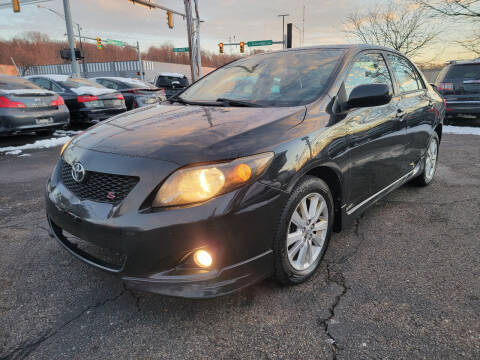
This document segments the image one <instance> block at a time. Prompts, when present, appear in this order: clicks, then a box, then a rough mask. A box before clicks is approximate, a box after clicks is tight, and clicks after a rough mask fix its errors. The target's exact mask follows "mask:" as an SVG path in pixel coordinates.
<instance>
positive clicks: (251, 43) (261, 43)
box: [247, 40, 273, 46]
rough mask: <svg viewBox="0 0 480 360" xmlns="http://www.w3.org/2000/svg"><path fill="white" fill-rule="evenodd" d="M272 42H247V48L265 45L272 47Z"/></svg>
mask: <svg viewBox="0 0 480 360" xmlns="http://www.w3.org/2000/svg"><path fill="white" fill-rule="evenodd" d="M272 44H273V41H272V40H258V41H249V42H247V45H248V46H265V45H272Z"/></svg>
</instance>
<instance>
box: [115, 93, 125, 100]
mask: <svg viewBox="0 0 480 360" xmlns="http://www.w3.org/2000/svg"><path fill="white" fill-rule="evenodd" d="M115 97H116V98H117V99H118V100H125V99H124V97H123V95H122V94H116V95H115Z"/></svg>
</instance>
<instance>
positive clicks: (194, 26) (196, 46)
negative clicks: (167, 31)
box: [184, 0, 202, 82]
mask: <svg viewBox="0 0 480 360" xmlns="http://www.w3.org/2000/svg"><path fill="white" fill-rule="evenodd" d="M193 1H194V3H195V19H193V16H192V0H184V3H185V18H186V20H187V33H188V52H189V53H190V70H191V73H192V81H193V82H195V81H197V80H198V79H199V78H200V76H201V71H202V58H201V52H200V16H199V12H198V0H193Z"/></svg>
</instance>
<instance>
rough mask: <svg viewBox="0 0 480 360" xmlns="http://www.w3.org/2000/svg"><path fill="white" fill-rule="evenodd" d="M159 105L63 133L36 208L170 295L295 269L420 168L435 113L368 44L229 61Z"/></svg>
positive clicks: (430, 162)
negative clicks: (42, 201)
mask: <svg viewBox="0 0 480 360" xmlns="http://www.w3.org/2000/svg"><path fill="white" fill-rule="evenodd" d="M245 77H250V79H251V82H252V83H253V86H251V87H250V88H249V89H250V90H248V91H249V92H250V96H249V98H248V99H247V97H246V92H247V90H246V89H245V88H243V87H242V88H241V91H240V94H239V97H238V98H237V97H236V96H237V94H236V93H235V92H232V91H231V89H234V88H235V87H236V86H235V85H236V83H237V81H242V82H245ZM226 94H228V96H229V98H227V97H226ZM170 102H171V103H172V105H170V106H162V107H148V108H145V109H137V110H135V112H129V113H127V114H125V115H124V116H119V117H117V118H115V119H112V120H110V121H107V122H106V123H103V124H98V125H97V126H95V127H93V128H91V129H90V130H88V131H86V132H85V133H83V134H80V135H78V136H77V137H75V138H73V140H72V141H71V142H70V143H69V144H67V145H66V147H64V148H63V149H62V152H61V158H60V160H59V161H58V164H57V166H56V168H55V169H54V171H53V174H52V176H51V178H50V179H49V180H48V184H47V190H46V210H47V217H48V222H49V224H50V229H51V234H52V236H54V237H56V238H57V240H58V241H59V242H60V243H61V244H62V245H63V246H64V247H65V248H66V249H67V250H68V251H69V252H70V253H71V254H72V255H74V256H76V257H77V258H79V259H81V260H83V261H85V262H87V263H89V264H90V265H93V266H95V267H97V268H100V269H103V270H105V271H107V272H110V273H112V274H116V275H118V276H120V277H121V278H122V279H123V280H124V281H126V282H127V285H128V286H130V287H132V288H136V289H141V290H145V291H151V292H156V293H160V294H167V295H174V296H183V297H212V296H217V295H223V294H227V293H230V292H232V291H234V290H238V289H240V288H243V287H245V286H247V285H250V284H252V283H254V282H257V281H259V280H261V279H263V278H265V277H268V276H271V275H274V276H275V277H276V279H278V281H280V282H281V283H284V284H297V283H301V282H303V281H305V280H306V279H307V278H308V277H309V276H311V275H312V274H313V273H314V272H315V270H316V269H317V268H318V266H319V264H320V261H321V259H322V257H323V255H324V253H325V251H326V248H327V245H328V242H329V240H330V237H331V234H332V231H340V230H341V229H342V228H344V227H346V226H349V225H350V224H352V223H353V222H354V220H355V219H356V218H357V217H358V216H359V215H360V214H361V213H362V212H363V211H364V210H365V209H367V208H368V207H369V206H370V205H372V204H373V203H375V202H376V201H378V200H379V199H381V198H383V197H384V196H385V195H386V194H388V193H389V192H391V191H393V190H394V189H396V188H398V187H399V186H401V185H402V184H404V183H406V182H408V181H415V182H416V183H418V184H419V185H428V184H429V183H430V182H431V181H432V179H433V177H434V174H435V169H436V165H437V159H438V148H439V144H440V140H441V137H442V122H443V118H444V116H445V107H444V104H443V99H442V98H441V97H440V96H439V95H438V93H436V92H435V91H434V90H433V88H432V87H431V86H430V85H429V84H428V83H427V82H426V80H425V78H424V76H423V75H422V74H421V72H420V71H419V70H418V69H417V67H416V66H415V65H413V63H412V62H411V61H410V60H408V58H406V57H405V56H403V55H402V54H400V53H398V52H396V51H394V50H391V49H387V48H381V47H375V46H366V45H365V46H363V45H349V46H347V45H338V46H334V45H329V46H326V47H313V48H302V49H289V50H284V51H277V52H272V53H263V54H258V55H254V56H250V57H247V58H241V59H239V60H236V61H234V62H232V63H230V64H227V65H225V66H223V67H221V68H219V69H217V70H215V71H213V72H211V73H210V74H208V75H206V76H205V77H203V78H201V79H200V80H198V81H197V82H195V83H194V84H192V85H191V86H190V87H189V88H188V89H186V90H185V91H184V92H183V93H182V94H180V95H179V96H177V97H175V98H172V99H171V100H170ZM186 105H188V106H186Z"/></svg>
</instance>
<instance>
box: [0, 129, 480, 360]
mask: <svg viewBox="0 0 480 360" xmlns="http://www.w3.org/2000/svg"><path fill="white" fill-rule="evenodd" d="M58 151H59V149H58V148H56V149H46V150H38V151H36V152H31V153H29V154H30V156H27V157H16V156H1V155H0V359H12V360H13V359H25V358H28V359H85V358H88V359H193V358H195V359H207V358H224V359H246V358H249V359H258V358H265V359H423V358H424V359H479V358H480V280H479V279H480V276H479V275H480V235H479V234H480V217H479V213H480V137H478V136H471V135H444V138H443V141H442V144H441V147H440V161H439V168H438V171H437V174H436V179H435V181H434V183H432V184H431V186H429V187H427V188H417V187H414V186H411V185H405V186H403V187H402V188H400V189H398V190H396V191H395V192H393V193H391V194H390V195H388V196H387V197H386V198H385V199H384V200H382V201H380V202H379V203H378V204H376V205H375V206H373V207H371V208H370V209H369V210H368V211H367V212H365V213H364V214H363V216H362V217H361V218H360V219H359V220H358V221H357V223H356V225H355V226H353V227H351V228H348V229H345V230H344V231H343V232H342V233H340V234H334V236H333V238H332V241H331V243H330V247H329V249H328V251H327V253H326V256H325V258H324V260H323V263H322V265H321V267H320V268H319V271H318V272H317V273H316V275H315V276H313V277H312V278H311V279H310V280H309V281H307V282H306V283H304V284H302V285H298V286H295V287H289V288H285V287H281V286H279V285H277V284H276V283H275V282H274V281H272V280H266V281H263V282H261V283H259V284H257V285H255V286H253V287H250V288H248V289H246V290H244V291H242V292H240V293H236V294H232V295H229V296H226V297H221V298H217V299H211V300H185V299H176V298H168V297H162V296H159V295H152V294H146V293H140V292H136V291H132V290H130V289H128V288H126V287H125V286H124V285H123V284H122V283H121V282H120V280H118V279H117V278H115V277H112V276H111V275H109V274H105V273H103V272H100V271H98V270H96V269H93V268H91V267H89V266H88V265H85V264H83V263H81V262H79V261H78V260H76V259H74V258H72V257H71V256H70V255H68V254H67V252H66V251H65V250H63V249H62V248H61V247H60V246H59V245H58V244H56V243H55V241H54V240H53V239H51V238H50V237H49V236H48V234H47V224H46V221H45V216H44V205H43V189H44V185H45V182H46V179H47V177H48V176H49V174H50V171H51V169H52V167H53V166H54V164H55V162H56V161H57V158H58Z"/></svg>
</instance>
